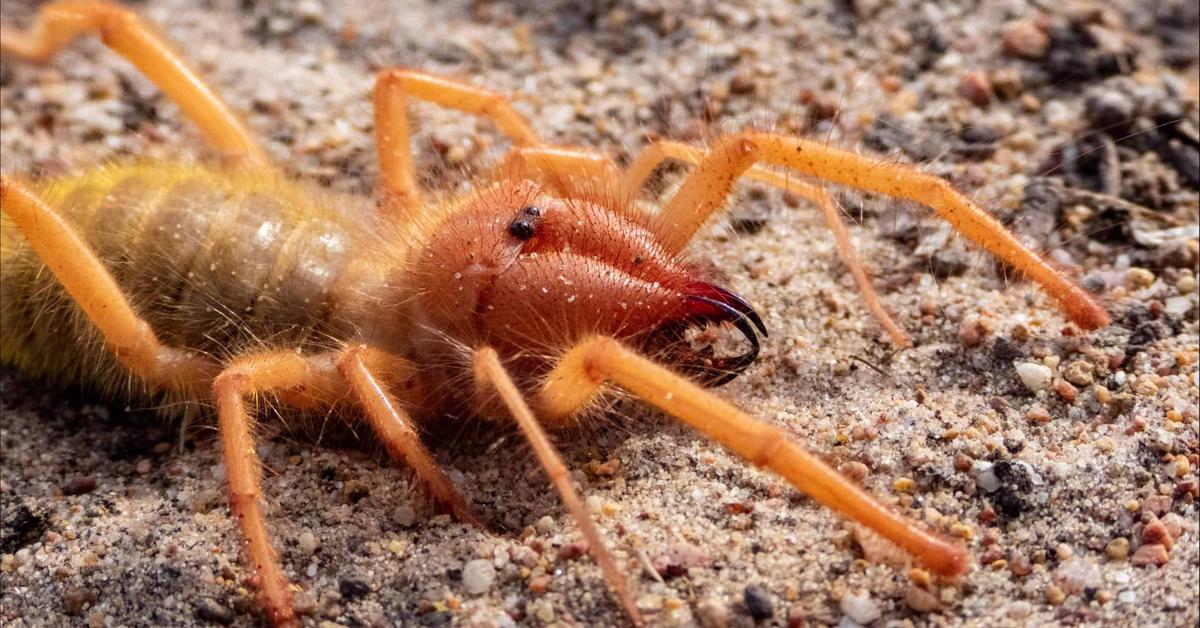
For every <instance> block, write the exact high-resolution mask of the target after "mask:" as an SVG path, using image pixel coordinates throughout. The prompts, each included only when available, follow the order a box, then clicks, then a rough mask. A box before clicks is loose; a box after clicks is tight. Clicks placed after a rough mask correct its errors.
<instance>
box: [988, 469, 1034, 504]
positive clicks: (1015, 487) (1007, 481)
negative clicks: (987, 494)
mask: <svg viewBox="0 0 1200 628" xmlns="http://www.w3.org/2000/svg"><path fill="white" fill-rule="evenodd" d="M992 473H995V474H996V479H998V480H1000V488H999V489H996V492H995V493H992V495H991V500H992V503H993V504H995V506H996V508H997V509H998V510H999V511H1000V512H1001V513H1003V514H1004V516H1005V517H1008V518H1016V517H1019V516H1021V513H1023V512H1025V511H1027V510H1029V507H1030V504H1029V502H1028V501H1027V496H1028V495H1029V493H1030V491H1031V490H1032V489H1033V480H1032V478H1030V477H1029V472H1028V471H1027V470H1026V469H1025V467H1024V466H1022V465H1019V464H1012V463H1010V462H1008V461H1007V460H1000V461H997V462H996V464H994V465H992Z"/></svg>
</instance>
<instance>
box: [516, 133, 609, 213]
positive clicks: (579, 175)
mask: <svg viewBox="0 0 1200 628" xmlns="http://www.w3.org/2000/svg"><path fill="white" fill-rule="evenodd" d="M497 170H498V171H499V172H500V173H502V174H503V175H504V176H507V177H509V178H514V177H515V178H522V179H532V180H534V181H537V182H539V183H544V184H546V185H549V186H550V187H552V188H553V189H554V190H556V191H557V192H558V193H559V194H561V195H562V196H564V197H565V198H570V199H579V200H591V201H595V202H598V203H601V204H604V205H607V206H610V207H626V206H628V204H629V202H630V200H631V198H630V197H627V196H624V195H623V194H622V193H621V182H620V177H621V174H620V170H619V169H618V168H617V165H616V164H615V163H613V160H612V159H609V158H608V157H607V156H605V155H604V154H602V153H600V152H599V151H594V150H590V149H586V148H574V147H567V146H515V147H513V149H512V150H510V151H508V154H506V155H505V156H504V159H503V161H501V163H500V166H499V167H498V168H497Z"/></svg>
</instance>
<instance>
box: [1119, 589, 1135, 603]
mask: <svg viewBox="0 0 1200 628" xmlns="http://www.w3.org/2000/svg"><path fill="white" fill-rule="evenodd" d="M1117 599H1118V600H1121V603H1122V604H1133V603H1134V602H1136V601H1137V593H1134V592H1133V590H1132V589H1126V590H1124V591H1121V592H1120V593H1119V594H1118V595H1117Z"/></svg>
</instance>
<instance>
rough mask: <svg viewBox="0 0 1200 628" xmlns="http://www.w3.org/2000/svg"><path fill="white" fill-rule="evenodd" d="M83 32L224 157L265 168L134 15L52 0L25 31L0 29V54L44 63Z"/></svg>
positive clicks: (241, 133)
mask: <svg viewBox="0 0 1200 628" xmlns="http://www.w3.org/2000/svg"><path fill="white" fill-rule="evenodd" d="M84 33H95V34H96V35H98V36H99V37H100V39H101V40H102V41H103V42H104V44H105V45H106V46H108V47H109V48H112V49H113V50H114V51H115V52H117V53H118V54H120V55H121V56H122V57H125V59H127V60H128V61H129V62H130V63H132V64H133V65H135V66H137V68H138V69H139V70H141V72H142V74H144V75H146V78H148V79H150V80H151V81H152V82H153V83H154V84H155V85H158V87H159V89H161V90H163V92H164V93H166V95H167V97H168V98H170V99H171V100H172V101H173V102H174V103H175V104H176V105H178V106H179V108H180V109H182V110H183V112H184V114H185V115H186V116H187V117H189V118H191V119H192V120H193V121H194V122H195V123H196V125H197V126H199V127H200V131H201V132H202V133H203V134H204V137H205V138H206V139H207V140H208V142H209V144H211V145H212V146H213V148H214V149H216V150H217V151H218V152H220V153H221V155H222V156H223V157H226V158H229V159H234V160H239V162H240V163H248V164H252V165H253V164H265V163H267V159H266V156H265V155H263V152H262V149H260V148H259V147H258V146H257V145H256V144H255V143H254V141H253V140H251V139H250V134H249V133H248V132H247V131H246V129H245V128H244V127H243V126H242V123H241V122H240V121H238V119H237V116H235V115H234V114H233V112H232V111H230V110H229V107H228V106H227V105H226V104H225V103H223V102H222V101H221V99H220V98H219V97H218V96H217V95H216V93H215V92H214V91H213V90H212V89H211V88H210V87H209V86H208V85H207V84H206V83H205V82H204V81H203V80H202V79H201V78H200V77H199V75H197V74H196V72H195V70H193V69H191V68H190V67H188V65H187V64H186V63H185V62H184V61H183V59H181V58H180V57H179V55H178V54H176V53H175V52H174V51H173V50H171V48H170V46H168V45H167V43H166V42H165V41H163V39H162V38H161V37H159V36H158V35H157V34H156V33H154V32H153V31H152V30H151V29H150V27H148V26H147V25H146V24H145V23H144V22H142V21H141V20H140V19H139V18H138V16H137V15H136V14H134V13H133V12H131V11H128V10H126V9H123V8H121V7H119V6H116V5H113V4H109V3H107V2H96V1H92V2H88V1H79V2H69V1H67V2H54V3H51V4H49V5H46V6H44V7H42V9H41V13H40V14H39V15H38V20H37V22H36V23H35V24H34V26H33V28H32V29H30V30H29V31H25V32H20V31H16V30H13V29H11V28H9V27H7V26H0V51H3V52H4V53H5V54H11V55H14V56H17V57H21V58H24V59H28V60H30V61H35V62H44V61H46V60H48V59H49V58H50V57H51V56H53V55H54V54H55V53H56V52H58V51H59V50H61V49H62V48H63V47H64V46H66V45H67V44H68V43H70V42H71V40H72V39H74V38H75V37H77V36H79V35H82V34H84Z"/></svg>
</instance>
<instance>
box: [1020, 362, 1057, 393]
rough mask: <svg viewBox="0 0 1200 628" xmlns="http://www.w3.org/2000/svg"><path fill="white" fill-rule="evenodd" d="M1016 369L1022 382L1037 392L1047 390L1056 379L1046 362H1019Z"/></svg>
mask: <svg viewBox="0 0 1200 628" xmlns="http://www.w3.org/2000/svg"><path fill="white" fill-rule="evenodd" d="M1016 369H1017V377H1019V378H1020V379H1021V383H1022V384H1025V387H1026V388H1028V389H1029V390H1030V391H1032V392H1035V393H1036V392H1039V391H1042V390H1045V389H1046V388H1047V387H1049V386H1050V381H1051V380H1053V379H1054V372H1053V371H1051V370H1050V368H1049V367H1048V366H1046V365H1044V364H1037V363H1034V362H1021V363H1019V364H1017V366H1016Z"/></svg>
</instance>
